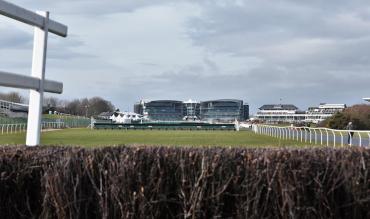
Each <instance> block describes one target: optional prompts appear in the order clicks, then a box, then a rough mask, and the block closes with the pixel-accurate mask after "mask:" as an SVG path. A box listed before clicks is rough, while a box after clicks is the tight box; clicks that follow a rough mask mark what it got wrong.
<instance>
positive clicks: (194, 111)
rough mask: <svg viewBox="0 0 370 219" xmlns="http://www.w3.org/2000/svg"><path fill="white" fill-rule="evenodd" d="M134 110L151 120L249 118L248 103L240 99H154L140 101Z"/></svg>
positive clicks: (213, 120) (239, 119)
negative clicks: (200, 100) (199, 100)
mask: <svg viewBox="0 0 370 219" xmlns="http://www.w3.org/2000/svg"><path fill="white" fill-rule="evenodd" d="M134 112H135V113H137V114H140V115H143V116H144V117H145V118H147V119H149V120H151V121H183V120H186V121H207V122H234V121H235V120H238V121H243V120H246V119H248V118H249V105H248V104H243V101H242V100H234V99H220V100H210V101H202V102H198V101H193V100H191V99H190V100H188V101H183V102H182V101H177V100H155V101H140V102H139V103H137V104H135V105H134Z"/></svg>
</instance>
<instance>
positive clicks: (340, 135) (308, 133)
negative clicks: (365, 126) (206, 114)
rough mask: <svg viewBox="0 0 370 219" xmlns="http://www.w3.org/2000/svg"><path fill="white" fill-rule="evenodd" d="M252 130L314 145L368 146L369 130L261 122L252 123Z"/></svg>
mask: <svg viewBox="0 0 370 219" xmlns="http://www.w3.org/2000/svg"><path fill="white" fill-rule="evenodd" d="M252 130H253V131H254V132H255V133H257V134H264V135H269V136H272V137H276V138H280V139H291V140H297V141H301V142H306V143H310V144H316V145H318V144H320V145H326V146H334V147H335V146H339V145H340V146H344V145H349V146H362V147H370V131H360V130H338V129H329V128H311V127H293V126H286V127H279V126H272V125H262V124H254V125H253V126H252Z"/></svg>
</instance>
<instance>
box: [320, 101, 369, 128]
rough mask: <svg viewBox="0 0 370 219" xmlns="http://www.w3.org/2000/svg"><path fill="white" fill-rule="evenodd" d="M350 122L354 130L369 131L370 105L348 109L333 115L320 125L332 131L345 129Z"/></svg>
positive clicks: (360, 105)
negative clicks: (332, 129)
mask: <svg viewBox="0 0 370 219" xmlns="http://www.w3.org/2000/svg"><path fill="white" fill-rule="evenodd" d="M350 121H351V122H352V123H353V125H354V127H355V129H359V130H370V105H367V104H359V105H354V106H352V107H349V108H347V109H345V110H344V111H343V112H340V113H336V114H334V115H333V116H332V117H330V118H328V119H327V120H325V121H324V122H323V123H322V125H323V126H325V127H329V128H334V129H345V128H346V126H347V124H348V122H350Z"/></svg>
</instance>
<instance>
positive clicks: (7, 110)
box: [0, 100, 28, 118]
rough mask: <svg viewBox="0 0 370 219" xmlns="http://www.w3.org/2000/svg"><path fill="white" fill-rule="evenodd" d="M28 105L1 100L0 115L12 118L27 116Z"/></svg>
mask: <svg viewBox="0 0 370 219" xmlns="http://www.w3.org/2000/svg"><path fill="white" fill-rule="evenodd" d="M27 114H28V105H26V104H20V103H13V102H9V101H5V100H0V116H2V117H10V118H26V117H27Z"/></svg>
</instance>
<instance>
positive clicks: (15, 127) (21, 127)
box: [0, 122, 66, 135]
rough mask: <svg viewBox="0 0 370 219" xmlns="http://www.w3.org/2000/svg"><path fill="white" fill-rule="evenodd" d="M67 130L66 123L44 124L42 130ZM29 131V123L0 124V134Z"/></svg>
mask: <svg viewBox="0 0 370 219" xmlns="http://www.w3.org/2000/svg"><path fill="white" fill-rule="evenodd" d="M63 128H66V126H65V124H64V122H43V123H42V125H41V129H63ZM26 131H27V123H17V124H0V134H1V135H6V134H15V133H20V132H26Z"/></svg>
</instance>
